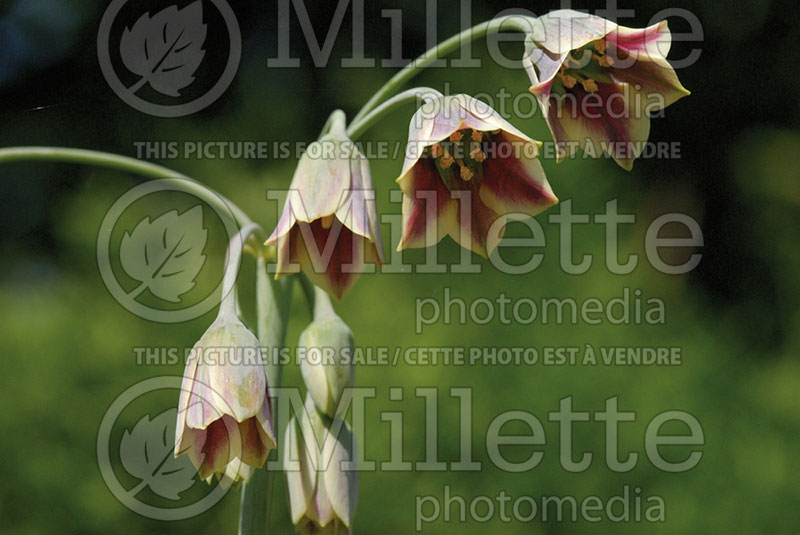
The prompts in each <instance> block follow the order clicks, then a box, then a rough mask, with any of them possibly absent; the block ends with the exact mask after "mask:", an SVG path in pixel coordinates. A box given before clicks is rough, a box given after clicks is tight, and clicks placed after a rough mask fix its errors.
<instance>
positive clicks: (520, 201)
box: [397, 94, 558, 256]
mask: <svg viewBox="0 0 800 535" xmlns="http://www.w3.org/2000/svg"><path fill="white" fill-rule="evenodd" d="M408 143H409V145H408V151H407V154H406V158H405V162H404V164H403V170H402V172H401V174H400V177H399V178H398V179H397V182H398V183H399V184H400V189H401V190H402V191H403V209H402V210H403V232H402V238H401V241H400V244H399V246H398V250H401V249H404V248H413V247H427V246H429V245H433V244H435V243H438V242H439V241H440V240H441V239H442V238H443V237H444V236H446V235H448V234H449V235H450V236H451V237H452V238H453V239H454V240H456V241H457V242H458V243H459V244H461V246H462V247H465V248H467V249H471V250H472V251H474V252H476V253H478V254H480V255H482V256H488V255H489V254H491V252H492V250H493V249H494V247H495V246H496V245H497V242H498V241H499V240H500V238H501V237H502V235H503V232H504V230H505V222H506V221H507V219H508V218H509V217H510V216H512V214H514V216H515V217H516V216H519V215H521V214H524V215H528V216H535V215H536V214H538V213H539V212H541V211H543V210H544V209H546V208H547V207H549V206H551V205H553V204H555V203H556V202H558V199H556V196H555V194H554V193H553V190H552V189H551V188H550V184H549V183H548V182H547V178H546V177H545V174H544V170H543V169H542V166H541V163H540V162H539V159H538V156H539V146H540V145H541V143H540V142H538V141H534V140H533V139H531V138H529V137H528V136H526V135H525V134H523V133H522V132H520V131H519V130H517V129H516V128H515V127H514V126H512V125H511V124H510V123H508V121H506V120H505V119H503V118H502V117H501V116H500V115H499V114H498V113H497V112H496V111H495V110H493V109H492V108H490V107H489V106H487V105H486V104H484V103H483V102H481V101H479V100H477V99H475V98H473V97H470V96H468V95H463V94H459V95H452V96H444V97H439V98H435V99H431V100H429V101H428V102H427V103H426V104H425V105H424V106H422V107H421V108H420V109H419V110H417V112H416V113H415V114H414V117H413V118H412V119H411V125H410V126H409V132H408ZM495 222H497V223H496V225H497V226H496V227H495V229H494V231H493V232H492V233H490V232H489V230H490V227H492V225H493V224H495Z"/></svg>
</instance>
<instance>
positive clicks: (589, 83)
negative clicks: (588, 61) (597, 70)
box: [581, 78, 597, 93]
mask: <svg viewBox="0 0 800 535" xmlns="http://www.w3.org/2000/svg"><path fill="white" fill-rule="evenodd" d="M581 85H582V86H583V90H584V91H586V92H587V93H597V82H595V81H594V80H592V79H591V78H587V79H586V80H583V81H581Z"/></svg>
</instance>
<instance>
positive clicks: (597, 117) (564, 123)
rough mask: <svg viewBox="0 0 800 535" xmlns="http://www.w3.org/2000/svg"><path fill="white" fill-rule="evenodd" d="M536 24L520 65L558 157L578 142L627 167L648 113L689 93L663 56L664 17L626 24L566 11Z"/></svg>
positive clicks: (646, 131) (666, 44)
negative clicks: (641, 25) (642, 24)
mask: <svg viewBox="0 0 800 535" xmlns="http://www.w3.org/2000/svg"><path fill="white" fill-rule="evenodd" d="M531 25H532V31H531V32H530V33H529V34H528V35H527V37H526V43H525V45H526V51H525V59H524V60H523V63H524V64H525V69H526V71H527V72H528V76H529V77H530V79H531V83H532V84H533V85H532V86H531V88H530V90H531V93H533V94H534V95H535V96H536V97H537V100H538V101H539V104H540V106H541V108H542V112H543V114H544V116H545V118H546V119H547V124H548V126H549V127H550V132H551V133H552V135H553V139H554V140H555V142H556V145H557V147H558V159H559V160H563V159H564V158H565V157H567V156H571V155H573V154H574V152H575V151H576V150H577V148H578V147H580V148H581V149H583V150H584V152H586V153H588V154H591V155H593V156H600V155H602V154H603V153H606V154H608V155H610V156H611V157H613V158H614V160H615V161H616V162H617V163H618V164H619V165H620V166H622V167H623V168H624V169H628V170H630V169H631V168H632V167H633V161H634V159H636V158H638V157H639V155H640V154H641V153H642V150H643V149H644V146H645V143H646V142H647V139H648V137H649V135H650V115H651V114H653V113H656V112H659V111H661V110H663V109H664V108H666V107H667V106H669V105H670V104H672V103H673V102H675V101H676V100H678V99H680V98H682V97H684V96H686V95H688V94H689V91H687V90H686V89H685V88H684V87H683V85H681V83H680V81H679V80H678V76H677V74H675V70H674V69H673V68H672V66H671V65H670V64H669V62H667V59H666V56H667V53H668V52H669V48H670V45H671V43H672V37H671V34H670V31H669V28H668V27H667V22H666V21H662V22H660V23H658V24H655V25H653V26H649V27H647V28H627V27H625V26H619V25H617V24H615V23H614V22H611V21H609V20H606V19H604V18H601V17H597V16H594V15H589V14H588V13H581V12H578V11H573V10H571V9H563V10H558V11H553V12H550V13H548V14H546V15H543V16H541V17H539V18H538V19H531Z"/></svg>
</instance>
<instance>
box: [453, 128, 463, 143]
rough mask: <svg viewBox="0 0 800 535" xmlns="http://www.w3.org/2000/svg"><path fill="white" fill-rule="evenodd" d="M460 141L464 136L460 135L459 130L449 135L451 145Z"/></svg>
mask: <svg viewBox="0 0 800 535" xmlns="http://www.w3.org/2000/svg"><path fill="white" fill-rule="evenodd" d="M462 139H464V134H462V133H461V131H460V130H458V131H456V132H453V133H452V134H450V141H452V142H453V143H458V142H459V141H461V140H462Z"/></svg>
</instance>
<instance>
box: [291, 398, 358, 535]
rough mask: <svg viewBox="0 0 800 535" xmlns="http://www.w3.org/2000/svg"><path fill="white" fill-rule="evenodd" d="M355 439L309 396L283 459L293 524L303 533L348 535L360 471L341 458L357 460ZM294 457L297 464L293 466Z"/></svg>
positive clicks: (296, 418)
mask: <svg viewBox="0 0 800 535" xmlns="http://www.w3.org/2000/svg"><path fill="white" fill-rule="evenodd" d="M354 448H355V440H354V437H353V434H352V431H351V430H350V427H349V426H348V425H347V422H345V421H344V420H341V419H330V418H326V417H323V416H322V415H321V414H320V413H319V412H317V408H316V406H315V404H314V401H313V400H312V399H311V396H310V395H308V396H306V402H305V411H304V412H303V413H302V414H298V415H296V416H294V417H292V419H291V420H290V421H289V425H288V426H287V428H286V434H285V436H284V447H283V458H284V464H285V466H286V482H287V484H288V485H287V486H288V490H289V508H290V513H291V515H292V523H293V524H294V525H295V528H296V530H297V532H298V533H301V534H303V535H311V534H321V533H325V534H330V535H347V534H348V533H349V532H350V527H351V524H352V521H353V516H354V514H355V507H356V502H357V501H358V473H357V472H356V471H355V470H345V469H344V468H343V466H344V465H343V463H345V462H354V461H355V449H354ZM291 462H294V463H297V464H296V469H290V468H289V463H291Z"/></svg>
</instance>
